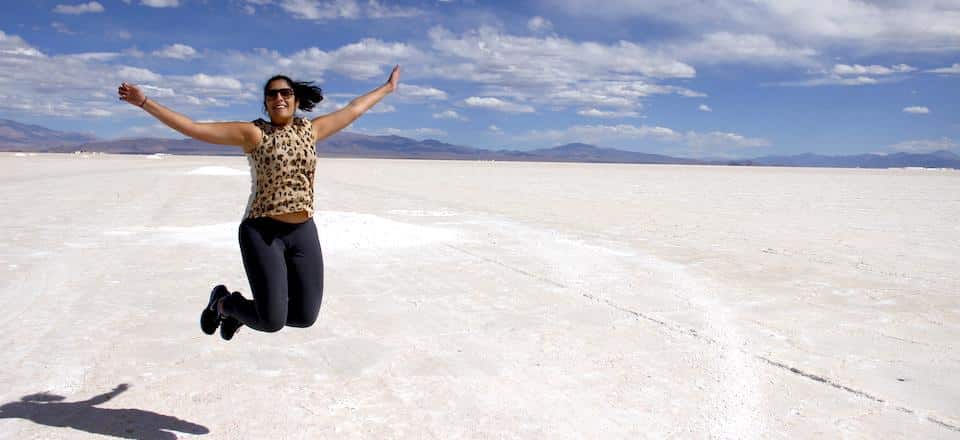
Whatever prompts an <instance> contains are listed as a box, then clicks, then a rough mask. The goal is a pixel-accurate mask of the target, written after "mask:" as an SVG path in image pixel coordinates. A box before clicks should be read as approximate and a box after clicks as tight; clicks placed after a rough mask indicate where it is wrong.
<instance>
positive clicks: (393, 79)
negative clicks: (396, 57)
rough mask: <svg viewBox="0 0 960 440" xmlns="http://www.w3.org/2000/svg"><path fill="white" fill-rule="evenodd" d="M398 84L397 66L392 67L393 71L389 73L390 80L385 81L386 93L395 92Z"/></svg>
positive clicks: (398, 69) (398, 73)
mask: <svg viewBox="0 0 960 440" xmlns="http://www.w3.org/2000/svg"><path fill="white" fill-rule="evenodd" d="M398 84H400V65H399V64H397V65H396V66H393V71H391V72H390V78H388V79H387V87H388V89H387V91H388V92H392V91H394V90H397V85H398Z"/></svg>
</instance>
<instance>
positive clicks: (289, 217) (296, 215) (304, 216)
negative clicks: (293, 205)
mask: <svg viewBox="0 0 960 440" xmlns="http://www.w3.org/2000/svg"><path fill="white" fill-rule="evenodd" d="M270 218H272V219H274V220H277V221H281V222H284V223H303V222H305V221H307V220H310V213H308V212H307V211H297V212H287V213H284V214H276V215H271V216H270Z"/></svg>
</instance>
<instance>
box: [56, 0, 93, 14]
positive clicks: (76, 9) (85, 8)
mask: <svg viewBox="0 0 960 440" xmlns="http://www.w3.org/2000/svg"><path fill="white" fill-rule="evenodd" d="M53 12H56V13H58V14H90V13H98V12H103V5H101V4H100V3H98V2H88V3H81V4H79V5H57V6H55V7H54V8H53Z"/></svg>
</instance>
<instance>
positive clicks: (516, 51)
mask: <svg viewBox="0 0 960 440" xmlns="http://www.w3.org/2000/svg"><path fill="white" fill-rule="evenodd" d="M429 36H430V40H431V43H432V45H433V48H434V50H436V51H437V52H438V53H439V54H441V55H445V56H446V57H448V58H451V59H454V60H459V62H456V63H453V65H450V64H448V63H446V62H445V63H443V65H437V66H433V70H432V73H434V74H437V75H439V76H443V77H448V78H451V79H470V80H473V81H477V82H482V83H509V84H531V83H543V82H560V83H567V82H571V81H576V80H581V79H589V78H600V79H611V78H612V77H613V78H617V77H624V76H627V77H640V76H647V77H653V78H692V77H693V76H694V75H695V74H696V71H695V70H694V68H693V67H691V66H689V65H687V64H684V63H682V62H679V61H677V60H676V59H673V58H670V57H666V56H663V55H661V54H659V53H655V52H654V51H651V50H648V49H647V48H645V47H643V46H641V45H638V44H634V43H631V42H627V41H620V42H618V43H615V44H609V45H608V44H601V43H594V42H576V41H571V40H568V39H566V38H561V37H557V36H547V37H524V36H515V35H509V34H505V33H502V32H500V31H499V30H498V29H496V28H492V27H488V26H483V27H480V28H479V29H477V30H475V31H467V32H465V33H463V34H461V35H455V34H454V33H452V32H450V31H449V30H447V29H445V28H442V27H434V28H432V29H430V31H429ZM440 61H446V60H440Z"/></svg>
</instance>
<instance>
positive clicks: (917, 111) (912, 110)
mask: <svg viewBox="0 0 960 440" xmlns="http://www.w3.org/2000/svg"><path fill="white" fill-rule="evenodd" d="M903 112H904V113H912V114H915V115H925V114H928V113H930V109H929V108H926V107H921V106H913V107H904V108H903Z"/></svg>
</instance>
